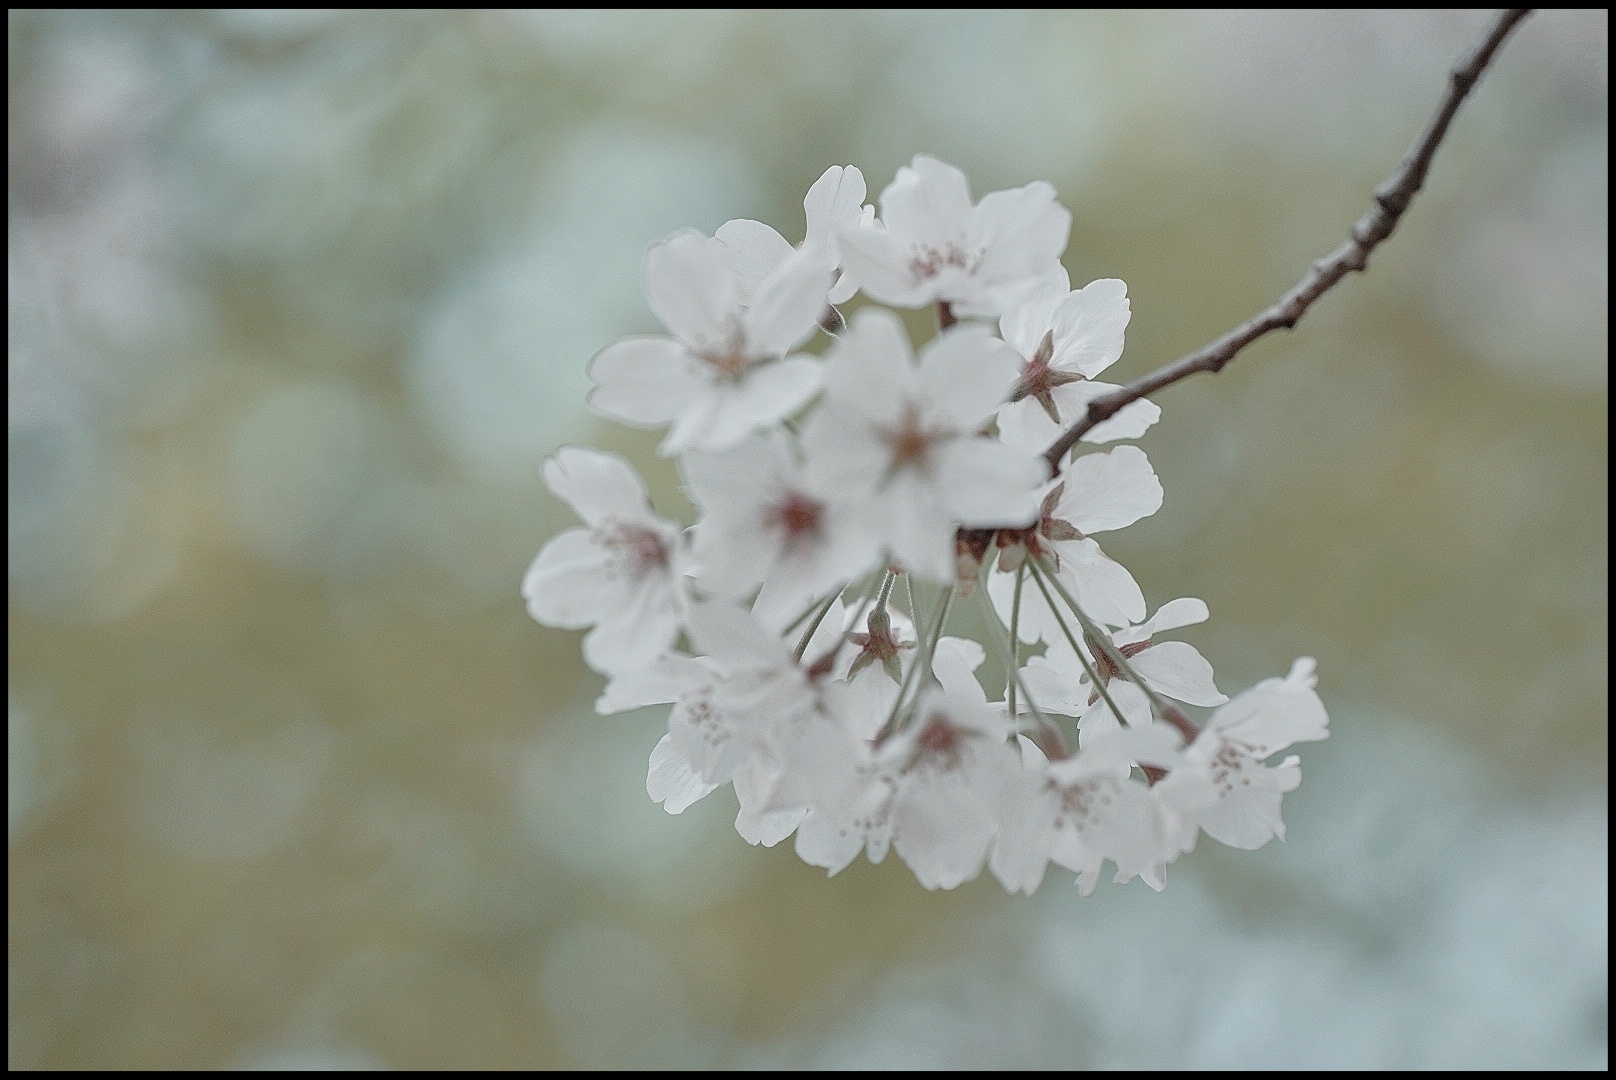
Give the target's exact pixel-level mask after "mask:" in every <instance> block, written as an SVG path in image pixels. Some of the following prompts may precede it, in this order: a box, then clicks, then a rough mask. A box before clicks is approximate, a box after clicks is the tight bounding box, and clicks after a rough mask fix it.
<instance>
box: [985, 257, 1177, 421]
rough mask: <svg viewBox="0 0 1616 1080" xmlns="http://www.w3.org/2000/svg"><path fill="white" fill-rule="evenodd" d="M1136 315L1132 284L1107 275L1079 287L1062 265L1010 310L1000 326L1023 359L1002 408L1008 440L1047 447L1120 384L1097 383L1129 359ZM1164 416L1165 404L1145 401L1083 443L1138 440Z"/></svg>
mask: <svg viewBox="0 0 1616 1080" xmlns="http://www.w3.org/2000/svg"><path fill="white" fill-rule="evenodd" d="M1128 318H1129V307H1128V287H1127V286H1126V285H1124V284H1123V283H1122V282H1120V281H1118V280H1117V279H1115V278H1103V279H1101V280H1099V281H1091V282H1089V283H1088V284H1087V285H1085V286H1083V287H1082V288H1081V289H1078V290H1076V291H1071V282H1070V279H1068V277H1067V276H1066V270H1065V268H1064V267H1060V266H1057V267H1056V268H1055V269H1054V270H1053V271H1051V272H1050V273H1049V274H1048V275H1047V276H1046V277H1045V278H1044V279H1042V280H1041V281H1040V282H1039V284H1038V286H1037V287H1036V288H1034V289H1032V290H1029V292H1028V293H1027V295H1026V296H1025V297H1024V298H1023V299H1022V300H1021V301H1020V302H1019V303H1017V304H1016V305H1015V306H1014V307H1012V308H1010V309H1009V310H1008V311H1006V312H1005V313H1004V317H1003V318H1002V319H1000V320H999V330H1000V333H1002V334H1003V335H1004V340H1005V341H1007V342H1009V343H1010V344H1011V345H1013V346H1014V347H1015V349H1016V351H1017V352H1018V353H1020V354H1021V357H1022V361H1023V362H1022V367H1021V376H1020V378H1019V379H1017V380H1016V386H1015V389H1014V391H1012V392H1011V395H1010V401H1009V402H1008V403H1007V404H1006V405H1005V406H1004V407H1003V408H1001V409H1000V410H999V436H1000V438H1002V439H1004V441H1005V442H1008V443H1010V444H1012V445H1014V446H1020V447H1023V448H1025V449H1028V450H1031V451H1034V452H1042V451H1043V450H1044V449H1045V448H1046V447H1048V446H1049V445H1050V444H1051V443H1053V442H1054V441H1055V439H1056V438H1058V437H1059V436H1060V433H1061V432H1062V431H1063V430H1065V429H1066V428H1068V427H1070V426H1071V425H1072V424H1073V423H1075V422H1076V421H1077V420H1079V419H1080V418H1081V417H1082V415H1083V410H1084V409H1086V408H1087V407H1088V403H1089V402H1091V401H1093V400H1094V399H1095V398H1097V397H1102V396H1104V395H1105V394H1108V393H1110V392H1111V391H1113V390H1117V389H1120V387H1118V386H1117V385H1116V384H1115V383H1105V382H1094V381H1092V380H1093V379H1094V377H1095V376H1096V375H1098V374H1099V373H1100V372H1102V371H1104V370H1105V369H1106V368H1108V367H1110V366H1111V365H1112V364H1114V363H1116V362H1117V360H1118V358H1120V357H1121V356H1122V337H1123V331H1124V330H1126V329H1127V326H1128ZM1159 419H1161V409H1160V408H1159V407H1158V406H1157V405H1156V404H1155V403H1154V402H1152V401H1148V400H1145V399H1143V398H1141V399H1140V400H1138V401H1135V402H1133V403H1132V404H1131V405H1129V406H1128V407H1127V408H1125V409H1123V410H1122V411H1121V412H1119V413H1117V414H1116V415H1115V416H1113V417H1111V418H1110V419H1109V420H1106V421H1104V422H1103V423H1100V424H1096V425H1095V426H1094V427H1093V428H1092V429H1090V430H1089V431H1088V432H1087V433H1086V434H1084V436H1083V441H1084V442H1091V443H1105V442H1114V441H1115V440H1117V439H1137V438H1138V437H1139V436H1141V435H1143V434H1144V433H1145V431H1146V430H1147V429H1148V428H1149V427H1150V426H1151V425H1152V424H1154V423H1155V422H1156V421H1157V420H1159Z"/></svg>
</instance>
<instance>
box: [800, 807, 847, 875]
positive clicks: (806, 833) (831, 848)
mask: <svg viewBox="0 0 1616 1080" xmlns="http://www.w3.org/2000/svg"><path fill="white" fill-rule="evenodd" d="M796 847H797V857H798V858H800V859H801V860H802V861H803V862H805V863H807V864H808V865H809V866H821V867H824V868H825V869H826V870H828V871H830V873H831V875H832V876H834V875H836V874H838V873H840V872H841V871H842V870H844V869H846V868H847V865H848V863H851V862H852V861H853V860H854V859H855V858H857V857H858V853H859V852H860V851H862V850H864V836H863V834H862V833H860V832H858V831H857V830H855V829H851V828H845V827H842V826H839V825H837V824H836V823H835V822H834V821H832V820H831V819H830V818H829V817H828V816H827V815H825V814H821V813H818V812H817V811H810V812H809V814H808V816H807V817H806V818H804V819H803V821H802V824H800V825H799V826H797V843H796Z"/></svg>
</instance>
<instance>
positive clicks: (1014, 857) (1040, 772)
mask: <svg viewBox="0 0 1616 1080" xmlns="http://www.w3.org/2000/svg"><path fill="white" fill-rule="evenodd" d="M1181 741H1182V740H1181V739H1180V738H1179V735H1178V733H1177V732H1176V731H1174V730H1172V728H1170V727H1168V726H1166V725H1164V724H1156V725H1152V726H1150V727H1144V728H1135V729H1127V730H1116V731H1112V732H1107V733H1106V734H1104V735H1102V736H1100V737H1098V738H1087V739H1085V740H1084V745H1083V749H1082V751H1081V752H1079V753H1077V754H1075V755H1073V756H1071V757H1068V758H1065V759H1064V760H1060V761H1055V762H1050V761H1047V760H1046V759H1045V757H1044V755H1043V753H1042V751H1040V750H1039V749H1038V747H1037V746H1036V745H1035V744H1033V743H1032V742H1031V741H1029V740H1023V741H1022V753H1023V761H1024V763H1025V766H1026V768H1025V770H1024V773H1025V775H1026V777H1028V778H1030V783H1024V784H1023V785H1022V787H1023V790H1022V791H1021V792H1020V793H1018V794H1019V796H1020V797H1019V798H1018V799H1016V800H1015V801H1014V802H1013V803H1012V804H1011V805H1012V806H1013V807H1014V810H1013V814H1012V815H1010V816H1007V817H1006V820H1005V821H1004V822H1003V824H1002V825H1001V826H1000V829H999V833H998V835H997V836H996V837H995V838H994V842H993V852H992V855H991V857H990V859H989V866H990V867H991V869H992V870H993V873H994V875H995V876H997V877H998V879H999V881H1000V882H1001V883H1002V884H1003V885H1004V887H1005V888H1006V889H1009V890H1010V891H1011V892H1017V891H1020V892H1027V893H1031V892H1032V891H1033V890H1034V889H1036V888H1037V887H1038V884H1039V882H1041V881H1042V880H1043V877H1044V870H1045V864H1046V862H1048V861H1053V862H1055V863H1056V864H1057V865H1059V866H1063V867H1065V868H1066V869H1068V870H1071V871H1072V872H1073V873H1075V874H1076V875H1077V884H1078V888H1079V890H1080V891H1081V892H1082V894H1083V895H1084V896H1089V895H1092V894H1093V892H1094V889H1095V886H1096V885H1098V883H1099V880H1100V868H1101V864H1102V863H1103V862H1104V861H1105V860H1106V859H1110V860H1111V861H1112V862H1113V863H1115V864H1116V866H1117V873H1116V878H1115V880H1116V881H1117V882H1118V883H1119V884H1120V883H1122V882H1126V881H1129V880H1132V879H1133V878H1134V877H1142V878H1143V879H1144V880H1145V882H1146V884H1148V885H1149V886H1150V887H1151V888H1153V889H1155V890H1157V891H1158V892H1159V891H1161V889H1162V887H1163V886H1164V885H1165V884H1166V873H1167V864H1168V863H1169V862H1170V861H1171V860H1172V859H1173V857H1174V856H1175V855H1177V854H1178V851H1177V849H1176V848H1174V847H1173V845H1172V843H1171V841H1170V839H1169V834H1168V829H1167V821H1166V818H1165V816H1164V813H1163V810H1162V808H1161V806H1160V804H1159V803H1158V802H1157V800H1156V799H1155V797H1154V796H1153V795H1152V793H1151V789H1150V788H1149V787H1148V786H1147V785H1146V784H1145V783H1144V782H1142V781H1140V780H1138V779H1135V778H1134V777H1133V776H1132V775H1131V773H1132V767H1133V766H1134V765H1135V764H1140V763H1144V764H1149V765H1152V766H1154V767H1158V768H1166V767H1171V766H1172V765H1174V764H1176V763H1177V760H1178V758H1179V749H1178V748H1179V744H1180V742H1181Z"/></svg>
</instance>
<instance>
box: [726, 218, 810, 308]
mask: <svg viewBox="0 0 1616 1080" xmlns="http://www.w3.org/2000/svg"><path fill="white" fill-rule="evenodd" d="M713 239H715V240H717V241H718V242H719V243H721V244H723V245H724V247H726V248H728V249H729V252H730V260H731V261H730V265H731V266H733V267H734V268H735V277H736V279H737V281H738V282H739V284H740V291H741V292H742V293H743V294H745V295H746V296H755V295H756V293H757V289H758V286H760V285H762V284H763V282H764V280H765V279H767V278H768V276H769V275H770V274H772V273H774V272H775V271H776V270H778V269H779V268H780V264H781V263H783V262H785V261H786V260H787V259H789V258H790V257H791V256H792V255H793V254H795V253H796V249H795V248H793V247H792V246H791V244H790V243H789V242H787V240H786V238H785V237H783V236H781V235H780V234H779V233H777V232H775V231H774V229H773V228H772V227H770V226H768V225H765V224H763V222H761V221H752V220H750V219H748V218H737V219H735V220H734V221H726V222H724V224H722V225H720V226H719V227H718V231H717V232H716V233H714V234H713Z"/></svg>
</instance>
